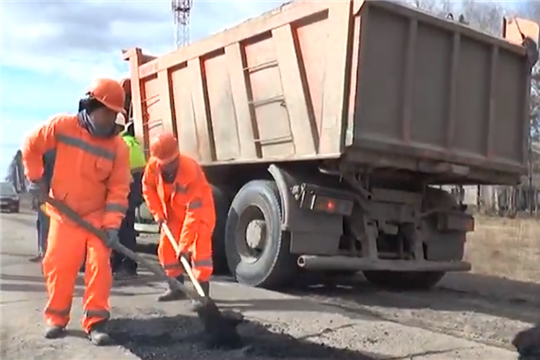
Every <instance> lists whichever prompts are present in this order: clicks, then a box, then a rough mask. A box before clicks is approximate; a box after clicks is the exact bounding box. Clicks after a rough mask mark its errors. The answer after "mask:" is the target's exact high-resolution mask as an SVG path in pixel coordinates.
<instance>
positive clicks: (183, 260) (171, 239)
mask: <svg viewBox="0 0 540 360" xmlns="http://www.w3.org/2000/svg"><path fill="white" fill-rule="evenodd" d="M161 228H162V229H163V231H165V235H167V239H168V240H169V243H170V244H171V246H172V247H173V248H174V252H175V253H176V256H177V257H178V258H179V259H180V263H181V264H182V267H183V268H184V271H185V272H186V273H187V274H188V277H189V280H190V281H191V283H192V284H193V287H194V288H195V290H196V291H197V294H198V295H199V297H200V298H206V297H208V294H205V293H204V290H203V288H202V287H201V284H200V283H199V280H197V278H196V277H195V274H193V270H192V269H191V264H190V263H189V261H187V259H186V258H184V257H183V256H180V251H181V249H180V245H178V243H177V242H176V239H175V238H174V235H173V233H172V231H171V229H170V228H169V226H168V225H167V223H163V224H162V225H161ZM207 301H208V300H207Z"/></svg>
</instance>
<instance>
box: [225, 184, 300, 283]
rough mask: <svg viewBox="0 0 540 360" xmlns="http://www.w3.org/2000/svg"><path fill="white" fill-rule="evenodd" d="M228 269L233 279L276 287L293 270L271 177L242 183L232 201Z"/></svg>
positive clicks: (287, 279) (288, 279)
mask: <svg viewBox="0 0 540 360" xmlns="http://www.w3.org/2000/svg"><path fill="white" fill-rule="evenodd" d="M225 249H226V254H227V262H228V264H229V269H230V270H231V273H232V274H233V276H234V277H235V279H236V281H238V282H239V283H241V284H246V285H249V286H253V287H263V288H273V289H276V288H279V287H283V286H285V285H288V284H289V283H290V282H291V281H292V280H294V275H295V274H296V269H297V267H296V262H295V258H294V257H293V256H292V255H291V254H290V252H289V249H290V246H289V237H288V234H287V233H284V232H283V231H282V230H281V204H280V197H279V192H278V189H277V187H276V184H275V183H274V182H273V181H264V180H255V181H251V182H249V183H247V184H246V185H244V186H243V187H242V188H241V189H240V191H239V192H238V194H236V196H235V198H234V199H233V201H232V204H231V207H230V209H229V215H228V218H227V225H226V230H225Z"/></svg>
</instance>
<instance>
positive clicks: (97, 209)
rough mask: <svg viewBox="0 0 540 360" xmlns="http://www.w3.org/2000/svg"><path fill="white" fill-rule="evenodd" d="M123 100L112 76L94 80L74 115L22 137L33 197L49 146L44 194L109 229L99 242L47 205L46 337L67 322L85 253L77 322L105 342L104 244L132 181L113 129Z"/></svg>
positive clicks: (40, 186) (114, 230)
mask: <svg viewBox="0 0 540 360" xmlns="http://www.w3.org/2000/svg"><path fill="white" fill-rule="evenodd" d="M123 105H124V90H123V89H122V87H120V85H119V84H118V83H117V82H116V81H114V80H110V79H98V80H96V81H95V82H94V83H93V84H92V85H91V86H90V87H89V89H88V91H87V94H86V97H85V98H83V99H81V101H80V107H79V113H78V114H76V115H59V116H56V117H54V118H52V119H51V120H50V121H49V122H47V123H46V124H45V125H43V126H41V127H40V128H39V129H37V131H36V132H34V133H32V134H31V135H30V136H29V137H28V138H27V139H26V141H25V143H24V147H23V163H24V166H25V174H26V176H27V178H28V179H29V180H30V181H31V184H30V186H29V192H30V193H31V194H33V195H35V196H37V195H38V194H39V193H40V192H44V191H45V184H44V179H43V160H42V156H43V155H44V154H45V153H46V152H47V151H49V150H52V149H55V150H56V162H55V165H54V175H53V177H52V181H51V184H50V191H49V192H48V193H49V196H51V197H53V198H55V199H58V200H60V201H62V202H64V203H65V204H66V205H68V206H69V207H71V208H72V209H73V210H75V211H76V212H77V213H78V214H79V215H80V216H81V217H82V218H84V219H85V220H86V221H88V222H89V223H91V224H92V225H93V226H95V227H97V228H100V229H103V230H104V231H105V232H106V234H107V243H106V244H105V243H104V242H102V240H100V239H98V238H97V237H96V236H95V235H92V234H91V233H89V232H88V231H86V230H84V229H83V228H81V227H79V226H78V225H77V224H75V223H74V222H72V221H70V220H69V219H68V218H67V217H65V216H64V214H62V213H61V212H59V211H58V210H56V209H55V208H53V207H52V206H49V205H48V206H47V213H48V215H49V216H50V220H51V223H50V228H49V236H48V244H47V252H46V254H45V257H44V259H43V262H42V265H43V273H44V275H45V280H46V285H47V293H48V295H49V299H48V302H47V305H46V307H45V320H46V323H47V328H46V331H45V337H46V338H49V339H51V338H58V337H60V336H61V335H63V334H64V329H65V328H66V326H67V324H68V322H69V320H70V310H71V303H72V300H73V290H74V287H75V281H76V279H77V272H78V270H79V268H80V266H81V263H82V262H83V261H84V257H85V252H86V254H87V257H86V272H85V276H84V280H85V284H86V290H85V293H84V298H83V308H84V317H83V319H82V326H83V329H84V331H85V332H86V333H87V334H88V336H89V338H90V340H91V341H92V342H93V343H94V344H95V345H98V346H99V345H105V344H107V343H108V342H109V341H110V337H109V335H108V334H107V333H106V331H105V329H104V325H105V323H106V321H107V320H108V319H109V317H110V313H109V310H110V306H109V296H110V291H111V286H112V274H111V268H110V265H109V258H110V249H109V247H111V246H114V244H115V243H116V242H117V241H118V228H119V227H120V223H121V222H122V219H123V217H124V214H125V212H126V209H127V201H128V193H129V187H130V182H131V176H130V172H129V152H128V148H127V146H126V144H125V142H124V141H123V140H122V138H121V137H119V136H116V132H115V130H116V127H115V120H116V115H117V113H118V112H122V111H123Z"/></svg>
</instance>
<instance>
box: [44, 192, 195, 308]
mask: <svg viewBox="0 0 540 360" xmlns="http://www.w3.org/2000/svg"><path fill="white" fill-rule="evenodd" d="M38 197H39V199H40V200H42V201H44V202H46V203H48V204H50V205H51V206H52V207H54V208H55V209H56V210H58V211H59V212H60V213H62V214H63V215H65V216H66V217H67V218H69V219H70V220H71V221H73V222H75V223H76V224H77V225H79V226H80V227H82V228H83V229H85V230H87V231H89V232H90V233H92V234H93V235H95V236H96V237H97V238H99V239H100V240H101V241H103V243H105V244H106V243H107V233H106V232H105V231H103V230H101V229H98V228H96V227H95V226H93V225H92V224H90V223H89V222H88V221H86V220H84V219H83V218H82V217H81V216H80V215H79V214H78V213H77V212H76V211H75V210H73V209H71V208H70V207H69V206H68V205H66V204H65V203H64V202H62V201H60V200H57V199H53V198H52V197H50V196H49V195H47V194H39V196H38ZM112 249H113V250H116V251H118V252H119V253H122V254H123V255H125V256H127V257H128V258H130V259H132V260H134V261H136V262H138V263H139V264H141V265H143V266H144V267H145V268H147V269H148V270H150V271H151V272H152V273H153V274H154V275H156V276H157V277H159V278H160V279H161V280H163V281H166V282H167V283H168V284H169V286H170V287H171V288H172V289H174V290H179V291H181V292H183V293H184V294H186V295H187V296H188V297H189V298H191V299H195V300H199V299H200V298H201V296H200V295H199V294H198V293H195V292H193V291H192V290H191V289H189V288H188V287H186V286H185V285H184V284H182V283H181V282H180V281H178V280H176V279H174V278H172V277H169V276H167V274H165V271H163V269H162V268H161V266H158V265H156V264H153V263H152V262H150V261H148V260H146V259H145V258H143V257H142V256H140V255H139V254H137V253H135V252H133V251H131V250H130V249H128V248H127V247H125V246H124V245H122V244H120V243H115V244H114V245H112Z"/></svg>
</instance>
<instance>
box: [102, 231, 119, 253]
mask: <svg viewBox="0 0 540 360" xmlns="http://www.w3.org/2000/svg"><path fill="white" fill-rule="evenodd" d="M105 233H106V234H107V239H106V245H107V246H108V247H109V248H111V249H112V248H114V247H115V245H117V244H118V243H119V239H118V230H117V229H105Z"/></svg>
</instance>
